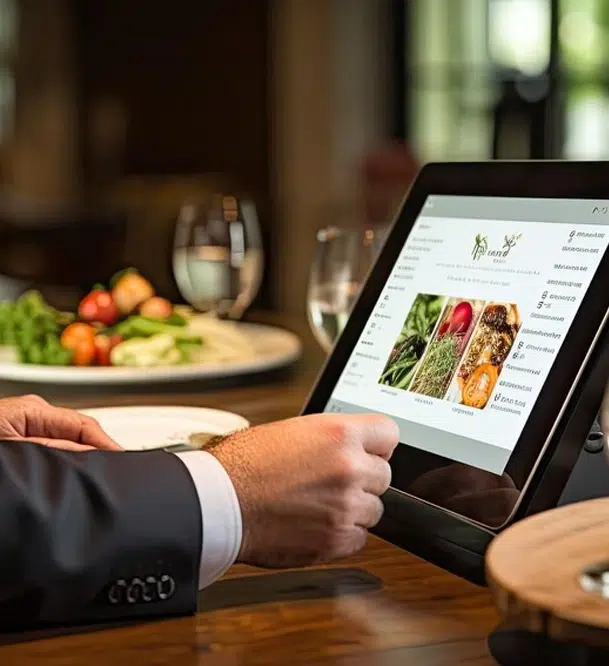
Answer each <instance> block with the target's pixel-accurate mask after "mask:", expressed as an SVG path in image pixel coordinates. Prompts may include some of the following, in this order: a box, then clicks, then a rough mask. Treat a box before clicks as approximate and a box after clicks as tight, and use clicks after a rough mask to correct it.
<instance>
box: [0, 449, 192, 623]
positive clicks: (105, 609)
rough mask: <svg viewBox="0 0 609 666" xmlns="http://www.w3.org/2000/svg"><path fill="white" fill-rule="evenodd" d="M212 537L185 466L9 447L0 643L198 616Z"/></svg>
mask: <svg viewBox="0 0 609 666" xmlns="http://www.w3.org/2000/svg"><path fill="white" fill-rule="evenodd" d="M201 531H202V529H201V509H200V505H199V501H198V496H197V493H196V490H195V488H194V484H193V482H192V479H191V477H190V475H189V473H188V471H187V470H186V468H185V467H184V465H183V464H182V463H181V462H180V460H179V459H178V457H177V456H174V455H172V454H170V453H165V452H160V451H153V452H124V453H123V452H116V453H115V452H105V451H90V452H86V453H72V452H68V451H59V450H54V449H49V448H46V447H43V446H39V445H34V444H27V443H15V442H0V632H5V631H14V630H20V629H30V628H44V627H45V626H48V625H70V624H92V623H97V622H105V621H120V620H123V619H136V618H137V619H139V618H151V617H155V616H167V615H184V614H188V613H193V612H194V611H195V610H196V602H197V592H198V578H199V564H200V556H201Z"/></svg>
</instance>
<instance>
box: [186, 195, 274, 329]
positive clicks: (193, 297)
mask: <svg viewBox="0 0 609 666" xmlns="http://www.w3.org/2000/svg"><path fill="white" fill-rule="evenodd" d="M263 270H264V253H263V248H262V239H261V234H260V227H259V224H258V218H257V214H256V207H255V205H254V204H253V203H252V202H251V201H249V200H247V199H241V198H238V197H236V196H232V195H231V196H227V195H224V194H218V195H215V196H212V197H210V198H209V200H207V201H198V202H197V201H189V202H185V203H184V204H183V205H182V207H181V209H180V212H179V215H178V219H177V222H176V227H175V237H174V246H173V273H174V277H175V280H176V283H177V286H178V289H179V291H180V294H181V295H182V297H183V298H184V300H186V302H187V303H189V304H190V305H191V306H192V307H194V308H195V309H196V310H199V311H201V312H207V313H210V314H213V315H216V316H218V317H229V318H231V319H239V318H240V317H241V316H242V315H243V313H244V312H245V311H246V310H247V308H248V307H249V306H250V304H251V303H252V301H253V300H254V298H255V297H256V295H257V293H258V291H259V289H260V284H261V282H262V275H263Z"/></svg>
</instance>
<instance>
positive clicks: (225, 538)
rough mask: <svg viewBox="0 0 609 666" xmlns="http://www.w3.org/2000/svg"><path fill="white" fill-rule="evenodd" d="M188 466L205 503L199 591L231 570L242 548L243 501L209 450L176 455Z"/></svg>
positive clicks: (202, 502) (202, 501) (200, 498)
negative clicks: (241, 501) (240, 504)
mask: <svg viewBox="0 0 609 666" xmlns="http://www.w3.org/2000/svg"><path fill="white" fill-rule="evenodd" d="M175 455H177V456H178V457H179V458H180V460H181V461H182V462H183V463H184V465H186V469H187V470H188V472H189V473H190V475H191V477H192V480H193V482H194V484H195V488H196V490H197V494H198V495H199V502H200V504H201V518H202V521H203V532H202V534H203V545H202V551H201V566H200V570H199V589H200V590H202V589H203V588H204V587H207V586H208V585H210V584H211V583H213V582H214V581H215V580H217V579H218V578H219V577H220V576H221V575H222V574H223V573H224V572H225V571H226V570H227V569H228V568H229V567H231V566H232V565H233V564H234V562H235V560H236V559H237V555H238V554H239V549H240V548H241V538H242V525H241V508H240V506H239V499H238V498H237V493H236V492H235V488H234V486H233V483H232V481H231V480H230V477H229V476H228V474H227V472H226V470H225V469H224V467H223V466H222V465H221V463H220V461H219V460H218V459H217V458H216V457H215V456H212V454H211V453H207V452H206V451H187V452H184V453H176V454H175Z"/></svg>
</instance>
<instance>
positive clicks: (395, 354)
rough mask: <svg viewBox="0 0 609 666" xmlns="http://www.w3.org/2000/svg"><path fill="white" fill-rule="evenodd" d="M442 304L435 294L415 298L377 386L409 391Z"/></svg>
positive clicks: (441, 298) (441, 297)
mask: <svg viewBox="0 0 609 666" xmlns="http://www.w3.org/2000/svg"><path fill="white" fill-rule="evenodd" d="M445 301H446V298H445V297H444V296H438V295H436V294H418V295H417V297H416V298H415V299H414V302H413V304H412V307H411V308H410V311H409V312H408V315H407V317H406V320H405V321H404V325H403V326H402V330H401V331H400V335H399V336H398V339H397V340H396V342H395V344H394V345H393V349H392V350H391V353H390V354H389V358H388V359H387V363H386V364H385V367H384V369H383V372H382V374H381V376H380V377H379V383H380V384H385V385H386V386H391V387H393V388H399V389H403V390H405V391H406V390H408V387H409V386H410V383H411V382H412V379H413V377H414V374H415V371H416V368H417V365H418V363H419V361H420V360H421V358H422V356H423V354H424V352H425V349H426V348H427V345H428V344H429V340H430V338H431V335H432V333H433V331H434V329H435V327H436V324H437V323H438V320H439V319H440V315H441V314H442V309H443V307H444V303H445Z"/></svg>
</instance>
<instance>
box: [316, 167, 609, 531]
mask: <svg viewBox="0 0 609 666" xmlns="http://www.w3.org/2000/svg"><path fill="white" fill-rule="evenodd" d="M608 176H609V165H608V164H607V163H602V162H562V161H529V162H499V161H497V162H488V163H442V164H429V165H427V166H426V167H424V168H423V169H422V171H421V173H420V174H419V176H418V178H417V180H416V181H415V183H414V184H413V186H412V188H411V190H410V192H409V194H408V196H407V197H406V198H405V200H404V202H403V205H402V208H401V211H400V213H399V214H398V215H397V217H396V220H395V222H394V224H393V225H392V228H391V231H390V232H389V234H388V237H387V240H386V242H385V244H384V246H383V249H382V250H381V253H380V255H379V257H378V260H377V262H376V264H375V266H374V267H373V269H372V271H371V273H370V275H369V277H368V280H367V283H366V287H365V288H364V289H363V290H362V293H361V295H360V297H359V299H358V300H357V302H356V304H355V306H354V308H353V311H352V314H351V317H350V318H349V322H348V324H347V326H346V327H345V330H344V331H343V333H342V335H341V337H340V339H339V340H338V341H337V344H336V346H335V348H334V351H333V353H332V354H331V355H330V357H329V358H328V360H327V362H326V364H325V366H324V368H323V370H322V372H321V374H320V376H319V378H318V381H317V383H316V386H315V388H314V390H313V391H312V393H311V395H310V397H309V400H308V402H307V404H306V406H305V408H304V410H303V413H305V414H308V413H318V412H322V411H323V410H324V409H325V407H326V405H327V402H328V400H329V399H330V397H331V393H332V391H333V389H334V386H335V384H336V382H337V381H338V378H339V377H340V374H341V372H342V370H343V368H344V366H345V364H346V363H347V361H348V360H349V357H350V354H351V352H352V350H353V347H354V346H355V344H356V343H357V341H358V340H359V338H360V335H361V332H362V330H363V327H364V325H365V323H366V322H367V321H368V319H369V317H370V315H371V313H372V310H373V308H374V306H375V304H376V302H377V300H378V298H379V296H380V293H381V291H382V289H383V287H384V285H385V283H386V281H387V279H388V277H389V275H390V273H391V270H392V268H393V266H394V264H395V262H396V261H397V259H398V257H399V255H400V252H401V251H402V248H403V246H404V243H405V242H406V240H407V238H408V235H409V234H410V232H411V230H412V227H413V225H414V222H415V221H416V219H417V217H418V215H419V213H420V210H421V208H422V207H423V204H424V202H425V200H426V198H427V197H428V196H429V195H457V196H479V197H492V196H496V197H519V198H525V197H530V198H552V199H581V200H590V201H591V202H594V201H595V200H596V201H604V202H606V201H607V199H609V188H608V187H607V180H608ZM608 220H609V218H608ZM607 229H608V232H609V226H608V227H607ZM607 281H609V252H606V253H605V255H604V256H603V258H602V260H601V262H600V265H599V267H598V270H597V272H596V274H595V276H594V278H593V280H592V282H591V284H590V287H589V289H588V291H587V293H586V295H585V297H584V299H583V301H582V303H581V306H580V309H579V311H578V315H577V319H576V321H575V322H574V323H573V325H572V326H571V328H570V330H569V332H568V333H567V335H566V337H565V340H564V342H563V344H562V347H561V349H560V351H559V353H558V354H557V358H556V360H555V362H554V364H553V366H552V369H551V371H550V374H549V376H548V378H547V380H546V382H545V384H544V387H543V389H542V391H541V392H540V394H539V396H538V398H537V400H536V402H535V406H534V408H533V410H532V412H531V414H530V416H529V418H528V419H527V422H526V424H525V426H524V428H523V432H522V435H521V437H520V438H519V441H518V443H517V444H516V447H515V448H514V452H513V454H512V456H511V457H510V462H509V463H508V467H507V469H506V471H507V473H508V474H510V473H514V469H513V461H515V460H517V462H518V465H519V466H521V465H522V466H524V467H525V468H526V469H527V472H528V473H527V475H526V476H527V478H530V476H531V472H532V471H534V469H535V466H536V463H537V462H538V461H539V460H540V454H541V453H542V452H543V451H545V448H544V447H545V444H546V443H547V442H548V439H549V438H550V436H551V434H552V431H553V429H554V426H555V424H556V423H557V421H558V419H559V417H560V416H561V413H562V411H564V408H565V404H566V402H567V401H568V398H569V397H570V395H572V394H573V391H574V389H575V388H576V384H577V381H578V378H579V374H580V372H581V369H582V365H583V364H584V362H585V360H586V353H587V352H586V351H584V350H590V349H591V348H592V346H593V344H594V342H595V339H596V338H597V337H598V334H599V330H600V328H601V327H602V325H603V323H604V321H605V318H606V315H607V308H608V305H609V297H608V296H609V294H608V292H607V289H606V286H605V285H606V283H607ZM573 350H581V351H580V353H579V354H578V355H577V356H576V357H575V356H574V353H573ZM525 441H526V442H527V443H530V442H531V441H534V442H536V443H538V447H537V448H536V449H535V450H530V449H531V447H530V444H527V446H524V444H523V443H524V442H525ZM409 454H411V455H413V456H414V457H421V456H424V457H429V458H430V459H431V458H436V459H437V458H438V456H434V454H430V453H427V452H422V451H421V450H420V449H415V448H414V447H409V446H408V445H402V446H400V447H398V450H397V452H396V454H394V458H395V459H396V461H397V462H399V459H400V458H403V457H404V456H408V455H409ZM525 456H528V458H527V459H526V460H525V459H524V457H525ZM397 462H396V463H394V464H397ZM510 463H512V468H510ZM518 486H519V489H520V490H521V493H522V494H524V493H523V491H525V490H526V487H525V486H524V484H523V483H519V484H518ZM396 487H399V486H397V485H396ZM406 492H407V491H406ZM521 499H522V495H521ZM463 518H464V519H466V520H468V519H470V517H469V516H463ZM502 526H503V524H501V525H486V526H485V527H487V528H490V529H499V528H501V527H502Z"/></svg>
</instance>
